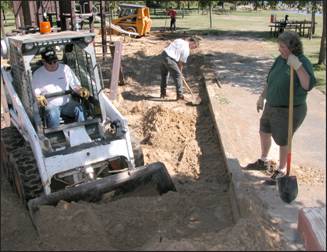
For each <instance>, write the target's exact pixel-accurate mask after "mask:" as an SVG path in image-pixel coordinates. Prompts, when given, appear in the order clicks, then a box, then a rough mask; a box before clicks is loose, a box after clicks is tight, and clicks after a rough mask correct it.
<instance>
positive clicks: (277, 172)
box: [264, 170, 285, 185]
mask: <svg viewBox="0 0 327 252" xmlns="http://www.w3.org/2000/svg"><path fill="white" fill-rule="evenodd" d="M284 176H285V174H284V172H282V171H280V170H275V171H274V173H273V175H271V176H270V178H269V179H267V180H266V181H265V182H264V184H266V185H276V183H277V179H278V178H281V177H284Z"/></svg>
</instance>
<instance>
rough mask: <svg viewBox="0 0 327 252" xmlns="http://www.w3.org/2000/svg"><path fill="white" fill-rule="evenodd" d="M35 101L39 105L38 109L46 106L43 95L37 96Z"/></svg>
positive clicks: (45, 99)
mask: <svg viewBox="0 0 327 252" xmlns="http://www.w3.org/2000/svg"><path fill="white" fill-rule="evenodd" d="M36 101H37V103H38V104H39V106H40V107H46V106H47V105H48V101H47V98H45V96H44V95H38V96H36Z"/></svg>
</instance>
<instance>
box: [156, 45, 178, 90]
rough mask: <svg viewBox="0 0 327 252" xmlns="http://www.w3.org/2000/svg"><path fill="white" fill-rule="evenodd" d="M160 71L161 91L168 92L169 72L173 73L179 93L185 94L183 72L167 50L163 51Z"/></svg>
mask: <svg viewBox="0 0 327 252" xmlns="http://www.w3.org/2000/svg"><path fill="white" fill-rule="evenodd" d="M160 72H161V85H160V90H161V93H163V94H165V93H166V88H167V83H168V77H169V74H168V73H171V75H172V77H173V80H174V82H175V85H176V92H177V95H182V94H183V79H182V73H181V71H180V70H179V67H178V65H177V62H176V61H175V60H173V59H172V58H170V57H169V56H168V55H167V53H166V52H165V51H163V52H162V54H161V65H160Z"/></svg>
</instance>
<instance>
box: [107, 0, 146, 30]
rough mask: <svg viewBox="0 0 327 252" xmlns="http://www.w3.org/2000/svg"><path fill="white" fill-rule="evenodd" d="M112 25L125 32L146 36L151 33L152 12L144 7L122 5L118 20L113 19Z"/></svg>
mask: <svg viewBox="0 0 327 252" xmlns="http://www.w3.org/2000/svg"><path fill="white" fill-rule="evenodd" d="M112 23H113V24H115V25H118V26H120V27H121V28H123V29H124V30H127V31H130V32H137V33H138V34H139V36H145V35H146V34H148V33H150V30H151V26H152V20H151V18H150V10H149V8H148V7H146V6H144V5H137V4H120V5H119V11H118V18H117V19H113V20H112Z"/></svg>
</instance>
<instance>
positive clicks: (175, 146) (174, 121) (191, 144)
mask: <svg viewBox="0 0 327 252" xmlns="http://www.w3.org/2000/svg"><path fill="white" fill-rule="evenodd" d="M143 135H144V136H145V137H144V140H143V141H142V143H143V144H146V145H148V146H147V147H146V148H148V147H150V146H151V147H152V148H153V149H154V150H155V152H156V154H160V157H161V159H164V160H165V161H169V168H172V171H173V172H174V174H176V173H178V174H180V175H185V176H191V177H193V178H198V176H199V161H198V158H199V156H200V155H201V151H200V148H199V146H198V143H197V142H196V141H194V139H195V120H194V117H193V116H192V115H188V114H185V113H184V114H183V113H179V112H175V111H173V110H169V109H167V108H165V107H163V106H160V105H158V106H154V107H152V108H150V109H149V110H148V111H147V112H146V114H145V116H144V120H143ZM149 155H151V153H148V158H149ZM149 159H151V158H149Z"/></svg>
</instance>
